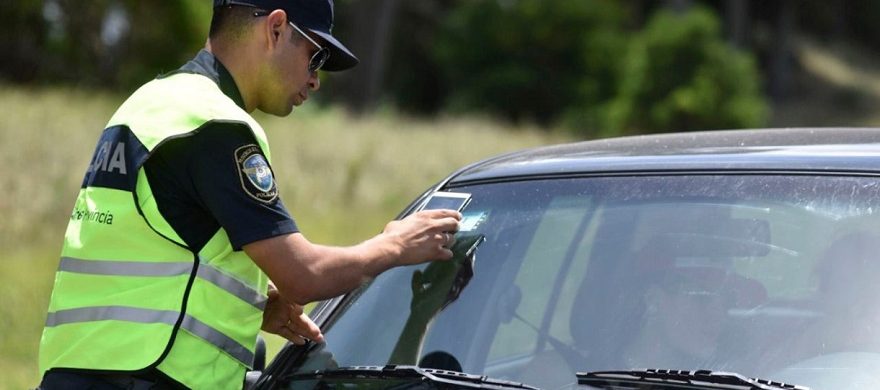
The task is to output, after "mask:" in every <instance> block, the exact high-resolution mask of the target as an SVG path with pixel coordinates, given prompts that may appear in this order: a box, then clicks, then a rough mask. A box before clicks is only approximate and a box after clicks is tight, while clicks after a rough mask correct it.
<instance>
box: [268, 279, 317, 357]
mask: <svg viewBox="0 0 880 390" xmlns="http://www.w3.org/2000/svg"><path fill="white" fill-rule="evenodd" d="M261 328H262V329H263V330H264V331H266V332H269V333H272V334H277V335H279V336H281V337H284V338H286V339H288V340H290V342H292V343H294V344H296V345H303V344H305V343H306V341H307V340H312V341H315V342H323V341H324V335H323V334H321V329H319V328H318V326H317V325H315V323H314V322H312V320H311V319H310V318H309V316H307V315H306V314H305V313H303V307H302V306H300V305H297V304H295V303H289V302H287V301H286V300H284V298H282V297H281V295H280V294H279V293H278V290H276V289H275V288H274V286H271V287H270V288H269V300H268V301H267V302H266V310H264V311H263V326H262V327H261Z"/></svg>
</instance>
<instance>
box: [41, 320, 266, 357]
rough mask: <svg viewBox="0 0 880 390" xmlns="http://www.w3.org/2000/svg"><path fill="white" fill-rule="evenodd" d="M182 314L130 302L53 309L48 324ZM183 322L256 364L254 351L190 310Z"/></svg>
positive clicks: (149, 321) (191, 331)
mask: <svg viewBox="0 0 880 390" xmlns="http://www.w3.org/2000/svg"><path fill="white" fill-rule="evenodd" d="M179 315H180V313H178V312H176V311H171V310H151V309H140V308H136V307H127V306H94V307H83V308H77V309H69V310H59V311H56V312H50V313H49V315H48V316H47V317H46V326H47V327H53V326H58V325H64V324H72V323H78V322H91V321H105V320H116V321H128V322H139V323H145V324H154V323H161V324H167V325H172V326H173V325H174V323H176V322H177V317H178V316H179ZM180 326H181V327H182V328H183V329H186V330H187V331H189V332H190V333H192V334H194V335H196V336H198V337H200V338H202V339H203V340H205V341H207V342H209V343H211V344H212V345H214V346H216V347H217V348H219V349H221V350H223V351H224V352H226V353H227V354H229V355H230V356H232V357H233V358H235V359H236V360H238V361H239V362H241V363H242V364H244V365H246V366H248V367H250V366H251V365H252V364H253V362H254V354H253V352H251V351H250V350H248V349H247V348H246V347H245V346H243V345H241V344H239V343H238V342H237V341H235V340H233V339H232V338H230V337H229V336H227V335H225V334H223V333H222V332H220V331H218V330H216V329H214V328H212V327H210V326H208V325H207V324H205V323H204V322H201V321H199V320H197V319H196V318H195V317H192V316H190V315H188V314H187V315H185V316H184V318H183V323H182V324H181V325H180Z"/></svg>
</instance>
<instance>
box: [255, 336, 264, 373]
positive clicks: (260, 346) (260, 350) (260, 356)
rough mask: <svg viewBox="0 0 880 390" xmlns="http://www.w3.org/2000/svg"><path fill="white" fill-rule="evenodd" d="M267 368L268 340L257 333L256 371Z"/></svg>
mask: <svg viewBox="0 0 880 390" xmlns="http://www.w3.org/2000/svg"><path fill="white" fill-rule="evenodd" d="M265 369H266V340H265V339H263V336H262V335H259V334H257V345H256V347H254V371H263V370H265Z"/></svg>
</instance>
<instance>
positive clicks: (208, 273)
mask: <svg viewBox="0 0 880 390" xmlns="http://www.w3.org/2000/svg"><path fill="white" fill-rule="evenodd" d="M58 270H59V271H66V272H75V273H80V274H92V275H118V276H177V275H186V274H189V273H190V272H191V271H192V262H161V263H148V262H140V261H109V260H81V259H74V258H72V257H62V258H61V263H60V264H59V265H58ZM196 276H198V277H199V278H200V279H203V280H205V281H207V282H209V283H211V284H213V285H215V286H217V287H219V288H221V289H223V290H225V291H226V292H228V293H230V294H232V295H235V296H236V297H238V299H241V300H242V301H244V302H247V303H248V304H250V305H251V306H253V307H255V308H257V310H260V311H263V309H265V308H266V300H267V299H268V298H267V297H266V296H265V295H263V294H261V293H260V292H258V291H256V290H254V289H253V288H251V287H250V286H248V285H246V284H244V283H242V282H241V281H239V280H238V279H235V278H233V277H231V276H229V275H226V274H224V273H223V272H221V271H219V270H218V269H216V268H214V267H212V266H210V265H208V264H207V263H200V264H199V271H198V273H197V275H196Z"/></svg>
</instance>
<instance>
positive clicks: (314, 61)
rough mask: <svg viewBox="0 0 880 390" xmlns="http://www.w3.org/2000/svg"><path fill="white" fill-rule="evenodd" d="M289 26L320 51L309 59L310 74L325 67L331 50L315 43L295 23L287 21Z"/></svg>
mask: <svg viewBox="0 0 880 390" xmlns="http://www.w3.org/2000/svg"><path fill="white" fill-rule="evenodd" d="M268 15H269V13H268V12H265V11H257V12H254V16H256V17H260V16H268ZM287 24H289V25H290V27H293V29H294V30H296V32H298V33H299V34H300V35H302V36H303V37H304V38H305V39H307V40H308V41H309V42H311V43H312V44H313V45H315V47H317V48H318V51H316V52H315V54H312V58H310V59H309V73H312V72H315V71H317V70H318V69H321V67H322V66H324V63H325V62H327V59H328V58H330V49H328V48H326V47H323V46H321V45H319V44H318V42H315V40H314V39H312V37H310V36H309V35H308V34H306V33H305V32H304V31H303V30H300V28H299V27H297V26H296V25H295V24H293V22H291V21H287Z"/></svg>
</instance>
